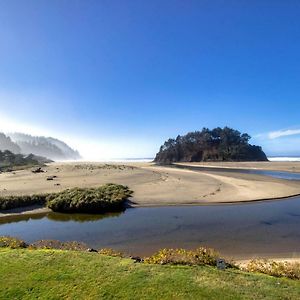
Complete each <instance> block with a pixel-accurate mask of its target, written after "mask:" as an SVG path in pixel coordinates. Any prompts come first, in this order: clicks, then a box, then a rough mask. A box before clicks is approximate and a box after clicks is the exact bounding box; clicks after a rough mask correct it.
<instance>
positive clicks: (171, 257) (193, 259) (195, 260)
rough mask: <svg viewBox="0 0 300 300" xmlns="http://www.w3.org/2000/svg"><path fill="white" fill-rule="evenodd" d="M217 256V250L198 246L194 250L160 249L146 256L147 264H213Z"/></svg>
mask: <svg viewBox="0 0 300 300" xmlns="http://www.w3.org/2000/svg"><path fill="white" fill-rule="evenodd" d="M218 257H219V254H218V252H216V251H215V250H214V249H211V248H204V247H200V248H197V249H195V250H186V249H162V250H160V251H158V252H157V253H155V254H154V255H152V256H150V257H148V258H146V259H145V260H144V261H145V263H149V264H161V265H165V264H173V265H211V266H215V265H216V262H217V259H218Z"/></svg>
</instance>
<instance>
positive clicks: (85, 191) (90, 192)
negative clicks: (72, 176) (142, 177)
mask: <svg viewBox="0 0 300 300" xmlns="http://www.w3.org/2000/svg"><path fill="white" fill-rule="evenodd" d="M132 193H133V192H132V191H131V190H129V188H128V187H127V186H123V185H119V184H112V183H109V184H105V185H103V186H101V187H98V188H73V189H68V190H65V191H62V192H60V193H57V194H53V195H49V196H48V197H47V206H48V207H49V208H50V209H52V210H53V211H56V212H70V213H75V212H78V213H103V212H108V211H118V210H121V209H122V208H123V207H124V202H125V200H126V199H128V198H129V197H131V195H132Z"/></svg>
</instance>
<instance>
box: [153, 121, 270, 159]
mask: <svg viewBox="0 0 300 300" xmlns="http://www.w3.org/2000/svg"><path fill="white" fill-rule="evenodd" d="M249 140H250V136H249V135H248V134H247V133H243V134H241V133H240V132H239V131H237V130H234V129H232V128H229V127H224V128H220V127H217V128H215V129H213V130H209V129H207V128H203V129H202V131H194V132H189V133H187V134H186V135H184V136H180V135H179V136H177V138H176V139H169V140H167V141H166V142H165V143H164V144H163V145H162V146H161V147H160V150H159V152H158V153H157V154H156V157H155V159H154V161H155V162H156V163H161V164H170V163H172V162H200V161H268V159H267V156H266V154H265V153H264V152H263V151H262V148H261V147H259V146H255V145H251V144H249Z"/></svg>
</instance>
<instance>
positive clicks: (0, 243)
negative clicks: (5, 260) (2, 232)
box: [0, 236, 28, 249]
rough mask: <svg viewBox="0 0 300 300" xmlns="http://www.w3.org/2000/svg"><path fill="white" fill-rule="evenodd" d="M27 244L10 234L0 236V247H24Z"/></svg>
mask: <svg viewBox="0 0 300 300" xmlns="http://www.w3.org/2000/svg"><path fill="white" fill-rule="evenodd" d="M27 246H28V245H27V244H26V243H25V242H24V241H22V240H20V239H17V238H13V237H10V236H0V247H9V248H12V249H18V248H26V247H27Z"/></svg>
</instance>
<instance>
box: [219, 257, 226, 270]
mask: <svg viewBox="0 0 300 300" xmlns="http://www.w3.org/2000/svg"><path fill="white" fill-rule="evenodd" d="M217 268H218V270H225V269H226V262H225V260H224V259H222V258H219V259H217Z"/></svg>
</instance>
